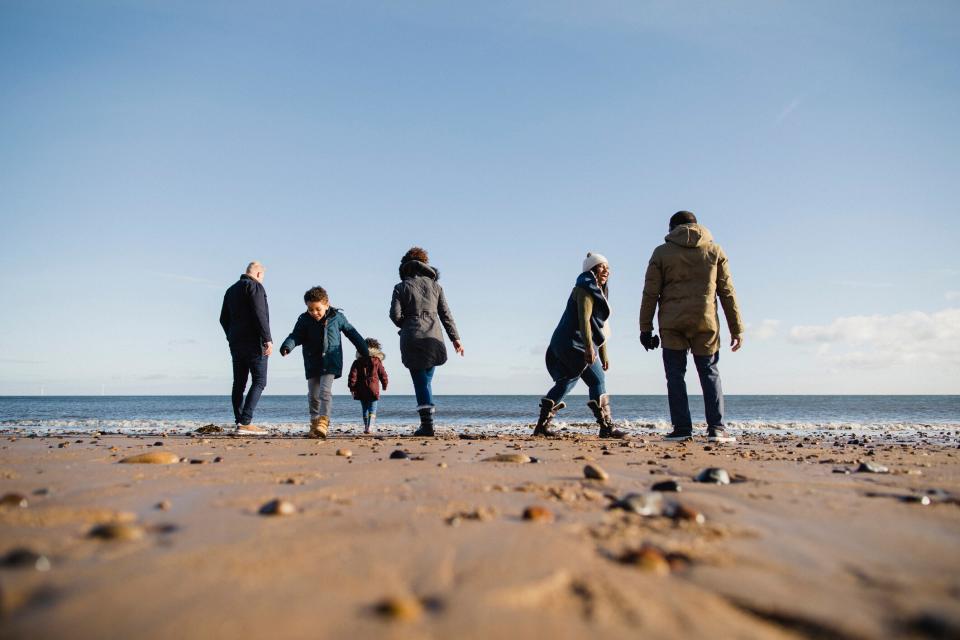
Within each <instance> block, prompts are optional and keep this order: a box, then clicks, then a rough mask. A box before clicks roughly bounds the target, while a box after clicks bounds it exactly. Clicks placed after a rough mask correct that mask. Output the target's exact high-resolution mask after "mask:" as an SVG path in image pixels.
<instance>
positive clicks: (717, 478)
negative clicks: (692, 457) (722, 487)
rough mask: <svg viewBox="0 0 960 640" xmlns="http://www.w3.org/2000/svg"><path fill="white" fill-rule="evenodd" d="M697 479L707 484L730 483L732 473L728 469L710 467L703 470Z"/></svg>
mask: <svg viewBox="0 0 960 640" xmlns="http://www.w3.org/2000/svg"><path fill="white" fill-rule="evenodd" d="M696 480H697V482H703V483H706V484H730V474H729V473H727V470H726V469H720V468H719V467H710V468H708V469H704V470H703V471H701V472H700V473H699V474H698V475H697V478H696Z"/></svg>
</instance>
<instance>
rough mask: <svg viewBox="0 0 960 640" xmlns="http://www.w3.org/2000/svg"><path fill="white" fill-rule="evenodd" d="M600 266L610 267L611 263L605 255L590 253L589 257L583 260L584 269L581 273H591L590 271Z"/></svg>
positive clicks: (588, 253)
mask: <svg viewBox="0 0 960 640" xmlns="http://www.w3.org/2000/svg"><path fill="white" fill-rule="evenodd" d="M598 264H605V265H609V264H610V262H609V261H608V260H607V259H606V258H605V257H604V256H603V255H601V254H599V253H594V252H592V251H588V252H587V257H586V258H584V260H583V269H582V270H581V273H583V272H584V271H590V269H593V268H594V267H595V266H597V265H598Z"/></svg>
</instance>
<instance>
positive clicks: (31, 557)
mask: <svg viewBox="0 0 960 640" xmlns="http://www.w3.org/2000/svg"><path fill="white" fill-rule="evenodd" d="M0 566H3V567H6V568H7V569H35V570H36V571H49V570H50V560H49V559H48V558H47V557H46V556H45V555H43V554H41V553H37V552H36V551H34V550H33V549H27V548H26V547H19V548H17V549H14V550H12V551H10V552H9V553H7V555H5V556H3V559H2V560H0Z"/></svg>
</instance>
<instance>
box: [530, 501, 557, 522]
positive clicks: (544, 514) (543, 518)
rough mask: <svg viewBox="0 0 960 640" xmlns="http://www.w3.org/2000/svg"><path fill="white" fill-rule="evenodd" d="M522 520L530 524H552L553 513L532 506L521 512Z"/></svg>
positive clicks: (543, 508) (544, 508)
mask: <svg viewBox="0 0 960 640" xmlns="http://www.w3.org/2000/svg"><path fill="white" fill-rule="evenodd" d="M523 519H524V520H530V521H531V522H553V512H552V511H550V510H549V509H547V508H546V507H541V506H538V505H533V506H529V507H527V508H526V509H524V510H523Z"/></svg>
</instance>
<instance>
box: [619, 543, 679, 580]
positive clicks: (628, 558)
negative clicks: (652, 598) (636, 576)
mask: <svg viewBox="0 0 960 640" xmlns="http://www.w3.org/2000/svg"><path fill="white" fill-rule="evenodd" d="M616 559H617V562H620V563H622V564H629V565H633V566H635V567H637V568H638V569H642V570H644V571H649V572H651V573H654V574H656V575H658V576H666V575H669V574H670V563H669V562H668V561H667V557H666V555H665V554H664V553H663V552H662V551H661V550H660V549H658V548H657V547H654V546H653V545H649V544H645V545H643V546H642V547H640V548H639V549H629V550H627V551H625V552H623V553H622V554H620V555H619V556H617V558H616Z"/></svg>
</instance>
